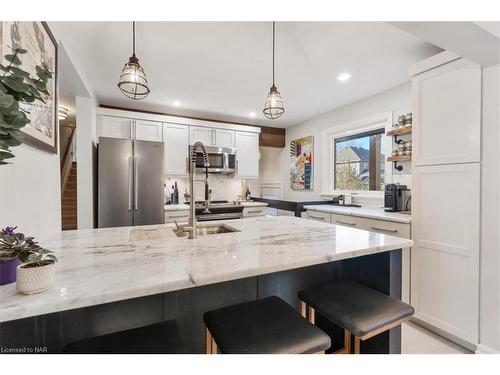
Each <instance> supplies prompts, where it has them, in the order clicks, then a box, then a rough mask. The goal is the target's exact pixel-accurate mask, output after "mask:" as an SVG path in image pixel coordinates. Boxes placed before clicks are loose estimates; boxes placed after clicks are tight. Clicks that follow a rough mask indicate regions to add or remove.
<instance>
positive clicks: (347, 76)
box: [337, 73, 351, 82]
mask: <svg viewBox="0 0 500 375" xmlns="http://www.w3.org/2000/svg"><path fill="white" fill-rule="evenodd" d="M350 78H351V75H350V74H349V73H342V74H339V75H338V76H337V79H338V80H339V81H341V82H345V81H348V80H349V79H350Z"/></svg>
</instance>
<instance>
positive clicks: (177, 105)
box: [172, 100, 181, 107]
mask: <svg viewBox="0 0 500 375" xmlns="http://www.w3.org/2000/svg"><path fill="white" fill-rule="evenodd" d="M172 104H173V105H174V107H179V106H180V105H181V102H180V101H178V100H174V102H173V103H172Z"/></svg>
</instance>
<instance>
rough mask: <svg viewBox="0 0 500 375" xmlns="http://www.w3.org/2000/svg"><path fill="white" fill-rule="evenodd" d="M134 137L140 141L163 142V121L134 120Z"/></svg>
mask: <svg viewBox="0 0 500 375" xmlns="http://www.w3.org/2000/svg"><path fill="white" fill-rule="evenodd" d="M134 138H135V139H137V140H140V141H154V142H161V141H162V124H161V122H156V121H144V120H134Z"/></svg>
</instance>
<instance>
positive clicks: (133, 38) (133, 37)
mask: <svg viewBox="0 0 500 375" xmlns="http://www.w3.org/2000/svg"><path fill="white" fill-rule="evenodd" d="M132 56H135V21H132Z"/></svg>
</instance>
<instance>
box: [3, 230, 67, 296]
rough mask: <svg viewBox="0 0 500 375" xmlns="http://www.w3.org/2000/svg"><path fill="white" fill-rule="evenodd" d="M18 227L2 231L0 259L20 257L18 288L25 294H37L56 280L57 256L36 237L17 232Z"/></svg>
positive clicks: (17, 277)
mask: <svg viewBox="0 0 500 375" xmlns="http://www.w3.org/2000/svg"><path fill="white" fill-rule="evenodd" d="M16 228H17V227H7V228H5V229H2V231H1V232H0V259H12V258H18V259H19V260H20V261H21V262H22V264H20V265H18V266H17V269H16V289H17V290H18V292H20V293H23V294H35V293H40V292H43V291H45V290H47V289H49V288H50V286H51V285H52V283H53V282H54V274H55V263H56V262H57V258H56V256H55V255H54V254H53V252H52V251H50V250H47V249H44V248H43V247H41V246H39V245H38V242H36V241H35V240H34V239H35V238H34V237H26V236H25V235H24V234H23V233H16V232H15V229H16Z"/></svg>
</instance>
